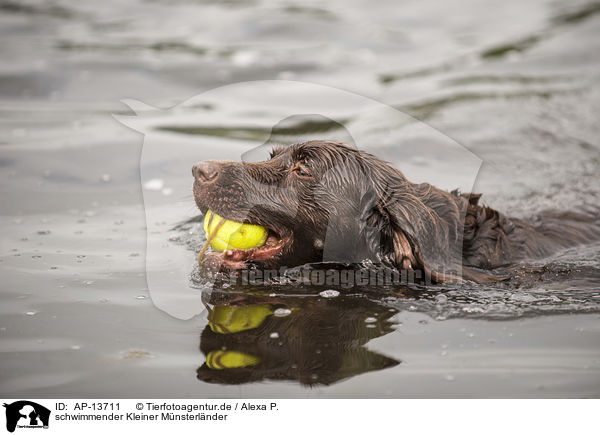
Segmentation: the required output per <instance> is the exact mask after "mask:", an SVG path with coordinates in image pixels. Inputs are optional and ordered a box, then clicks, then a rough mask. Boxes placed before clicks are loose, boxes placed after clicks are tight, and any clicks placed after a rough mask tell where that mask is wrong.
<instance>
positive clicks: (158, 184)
mask: <svg viewBox="0 0 600 435" xmlns="http://www.w3.org/2000/svg"><path fill="white" fill-rule="evenodd" d="M164 186H165V182H164V181H163V180H161V179H160V178H153V179H151V180H148V181H146V182H145V183H144V189H146V190H162V189H163V187H164Z"/></svg>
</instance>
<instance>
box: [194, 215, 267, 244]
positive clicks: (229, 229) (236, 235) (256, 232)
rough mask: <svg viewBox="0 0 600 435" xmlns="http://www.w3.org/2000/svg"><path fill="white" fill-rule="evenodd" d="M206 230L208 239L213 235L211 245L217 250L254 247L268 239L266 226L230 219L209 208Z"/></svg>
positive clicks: (205, 223) (206, 217)
mask: <svg viewBox="0 0 600 435" xmlns="http://www.w3.org/2000/svg"><path fill="white" fill-rule="evenodd" d="M223 221H224V222H223ZM221 222H223V224H222V225H221ZM204 231H206V238H207V239H209V240H210V238H211V237H212V240H211V242H210V246H211V247H212V248H213V249H214V250H215V251H225V250H226V249H252V248H256V247H258V246H262V245H264V244H265V242H266V241H267V230H266V228H264V227H261V226H260V225H251V224H243V223H241V222H234V221H230V220H228V219H225V218H222V217H221V216H219V215H218V214H216V213H213V212H212V211H211V210H208V211H207V212H206V216H205V217H204Z"/></svg>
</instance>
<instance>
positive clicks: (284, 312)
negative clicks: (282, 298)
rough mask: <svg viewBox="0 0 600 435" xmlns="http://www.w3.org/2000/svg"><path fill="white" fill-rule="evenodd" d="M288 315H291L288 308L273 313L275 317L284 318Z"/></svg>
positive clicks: (278, 309)
mask: <svg viewBox="0 0 600 435" xmlns="http://www.w3.org/2000/svg"><path fill="white" fill-rule="evenodd" d="M290 314H292V310H290V309H289V308H277V309H276V310H275V311H274V312H273V315H274V316H275V317H286V316H289V315H290Z"/></svg>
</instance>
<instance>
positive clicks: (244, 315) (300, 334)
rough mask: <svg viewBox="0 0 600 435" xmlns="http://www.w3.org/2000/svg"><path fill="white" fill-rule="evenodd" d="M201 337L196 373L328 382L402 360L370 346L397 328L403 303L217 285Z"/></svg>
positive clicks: (223, 380)
mask: <svg viewBox="0 0 600 435" xmlns="http://www.w3.org/2000/svg"><path fill="white" fill-rule="evenodd" d="M210 302H211V304H214V307H213V308H210V307H209V308H208V311H209V314H208V320H209V323H208V326H207V327H206V328H205V329H204V331H203V332H202V335H201V337H200V350H201V351H202V352H203V353H204V354H205V355H206V362H205V363H204V364H203V365H202V366H201V367H200V368H198V371H197V375H198V379H200V380H202V381H205V382H210V383H220V384H242V383H247V382H256V381H260V380H263V379H272V380H288V381H289V380H291V381H296V382H299V383H300V384H303V385H316V384H324V385H329V384H333V383H335V382H338V381H340V380H342V379H347V378H350V377H353V376H356V375H359V374H361V373H366V372H369V371H376V370H382V369H385V368H388V367H393V366H395V365H397V364H398V363H399V362H398V361H396V360H395V359H392V358H389V357H387V356H384V355H381V354H378V353H375V352H372V351H370V350H368V349H366V348H365V347H364V345H365V344H366V343H367V342H368V341H369V340H371V339H373V338H376V337H380V336H382V335H385V334H388V333H390V332H392V331H393V330H394V328H393V325H394V323H393V321H392V320H391V319H390V318H391V317H392V316H393V315H394V314H395V313H396V312H397V311H396V310H394V309H391V308H390V307H387V306H384V305H383V304H379V303H376V302H372V301H370V300H367V299H365V298H360V297H338V298H332V299H327V298H307V297H298V296H283V295H278V296H277V297H261V296H252V295H248V294H246V295H242V296H241V295H239V294H238V295H235V296H231V295H229V296H228V295H225V294H223V293H221V294H218V293H216V292H213V293H212V295H211V301H210Z"/></svg>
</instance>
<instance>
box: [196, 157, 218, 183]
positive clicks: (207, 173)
mask: <svg viewBox="0 0 600 435" xmlns="http://www.w3.org/2000/svg"><path fill="white" fill-rule="evenodd" d="M192 175H193V176H194V178H195V179H196V180H198V181H200V182H202V183H206V182H208V181H211V180H213V179H214V178H215V177H216V176H217V175H219V166H218V164H217V162H214V161H212V160H204V161H202V162H198V163H196V164H195V165H194V166H192Z"/></svg>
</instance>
